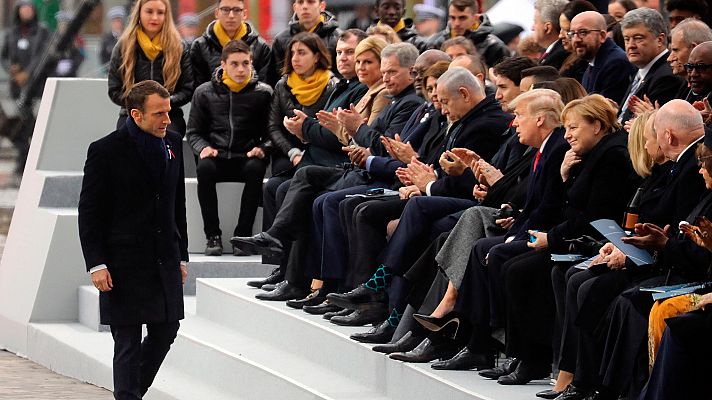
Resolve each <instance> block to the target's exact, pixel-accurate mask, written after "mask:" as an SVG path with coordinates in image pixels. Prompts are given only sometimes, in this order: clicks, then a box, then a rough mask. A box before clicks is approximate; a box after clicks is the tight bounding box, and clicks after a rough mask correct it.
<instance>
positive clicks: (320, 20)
mask: <svg viewBox="0 0 712 400" xmlns="http://www.w3.org/2000/svg"><path fill="white" fill-rule="evenodd" d="M324 21H326V19H325V18H324V15H320V16H319V22H317V23H316V25H314V26H312V27H311V29H308V31H309V33H314V31H315V30H316V28H317V27H318V26H319V24H323V23H324Z"/></svg>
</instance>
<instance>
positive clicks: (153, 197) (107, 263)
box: [79, 81, 188, 400]
mask: <svg viewBox="0 0 712 400" xmlns="http://www.w3.org/2000/svg"><path fill="white" fill-rule="evenodd" d="M126 108H127V110H129V114H130V115H129V117H127V120H126V124H125V126H124V127H122V128H121V129H119V130H117V131H115V132H112V133H110V134H109V135H107V136H105V137H103V138H101V139H99V140H97V141H96V142H94V143H92V144H91V145H90V146H89V150H88V152H87V160H86V163H85V165H84V180H83V182H82V190H81V194H80V198H79V238H80V240H81V245H82V251H83V253H84V259H85V261H86V268H87V271H88V272H89V273H91V278H92V283H93V284H94V286H95V287H96V288H97V289H99V290H100V292H101V293H100V296H99V302H100V313H101V323H102V324H106V325H110V326H111V334H112V336H113V338H114V361H113V370H114V398H116V399H117V400H138V399H141V398H142V397H143V395H144V394H145V393H146V391H147V390H148V388H149V387H150V386H151V383H152V382H153V379H154V377H155V376H156V373H157V372H158V369H159V367H160V365H161V363H162V362H163V359H164V358H165V356H166V354H167V353H168V349H169V348H170V345H171V344H172V343H173V340H174V339H175V337H176V335H177V332H178V326H179V323H178V321H179V320H181V319H183V286H182V284H183V283H184V282H185V277H186V276H187V273H188V269H187V262H188V241H187V230H186V216H185V185H184V175H183V159H182V158H183V157H182V151H181V149H182V146H181V137H180V135H179V134H177V133H175V132H172V131H168V130H167V127H168V125H169V124H170V118H169V117H168V112H169V111H170V108H171V107H170V94H169V93H168V91H167V90H166V89H165V88H164V87H163V86H161V85H160V84H158V83H157V82H155V81H143V82H140V83H138V84H136V85H135V86H134V87H133V88H132V89H131V91H130V92H129V94H128V96H127V100H126ZM143 324H146V326H147V331H148V334H147V336H146V337H145V338H144V339H143V341H142V340H141V329H142V325H143Z"/></svg>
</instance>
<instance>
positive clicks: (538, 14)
mask: <svg viewBox="0 0 712 400" xmlns="http://www.w3.org/2000/svg"><path fill="white" fill-rule="evenodd" d="M567 3H568V0H537V1H536V2H535V3H534V25H532V31H534V40H535V41H536V44H538V45H539V46H541V47H542V48H544V49H546V51H545V52H544V54H542V56H541V58H540V59H539V65H550V66H552V67H554V68H556V69H559V68H561V64H563V63H564V60H566V57H568V56H569V52H568V51H566V49H564V45H562V44H561V40H559V31H560V30H561V27H560V26H559V16H560V15H561V13H562V12H563V11H564V7H566V4H567Z"/></svg>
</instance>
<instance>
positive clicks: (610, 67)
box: [581, 39, 636, 105]
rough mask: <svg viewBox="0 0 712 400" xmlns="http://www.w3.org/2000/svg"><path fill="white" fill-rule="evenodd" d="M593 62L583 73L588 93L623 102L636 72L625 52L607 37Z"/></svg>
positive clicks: (583, 81) (582, 82)
mask: <svg viewBox="0 0 712 400" xmlns="http://www.w3.org/2000/svg"><path fill="white" fill-rule="evenodd" d="M593 64H594V65H593V66H590V65H589V66H588V67H587V68H586V72H584V74H583V78H582V81H581V84H582V85H583V87H584V88H585V89H586V91H587V92H588V93H598V94H600V95H601V96H603V97H607V98H609V99H612V100H613V101H615V102H616V103H618V104H619V105H620V104H622V102H623V100H625V97H623V96H624V95H625V93H626V92H627V91H628V86H629V85H630V83H631V82H632V79H631V76H632V75H633V74H634V73H635V72H636V70H635V67H633V64H631V63H630V62H629V61H628V57H626V55H625V52H624V51H623V50H622V49H621V48H620V47H618V45H617V44H615V43H614V42H613V40H611V39H606V41H605V42H603V44H602V45H601V47H600V48H599V49H598V53H596V57H595V58H594V63H593Z"/></svg>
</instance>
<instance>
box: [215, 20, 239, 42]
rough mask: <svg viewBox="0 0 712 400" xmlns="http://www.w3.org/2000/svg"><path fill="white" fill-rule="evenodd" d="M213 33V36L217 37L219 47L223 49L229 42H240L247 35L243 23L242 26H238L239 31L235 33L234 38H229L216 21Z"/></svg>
mask: <svg viewBox="0 0 712 400" xmlns="http://www.w3.org/2000/svg"><path fill="white" fill-rule="evenodd" d="M213 32H215V36H217V38H218V42H220V46H222V47H225V45H226V44H227V43H228V42H229V41H231V40H241V39H242V38H243V37H244V36H245V35H246V34H247V24H246V23H244V22H243V23H242V25H240V29H238V30H237V32H235V36H233V37H230V35H228V34H227V32H226V31H225V28H223V27H222V25H221V24H220V21H216V22H215V25H213Z"/></svg>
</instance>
